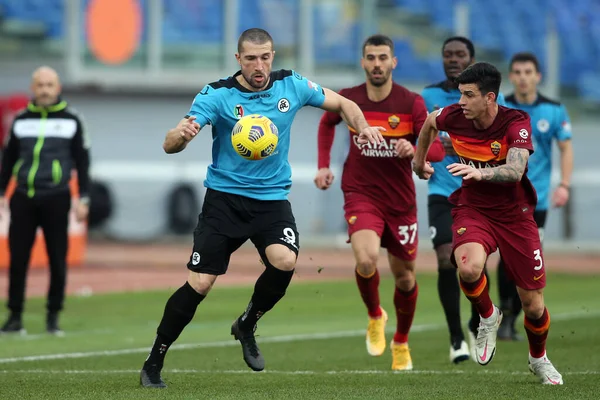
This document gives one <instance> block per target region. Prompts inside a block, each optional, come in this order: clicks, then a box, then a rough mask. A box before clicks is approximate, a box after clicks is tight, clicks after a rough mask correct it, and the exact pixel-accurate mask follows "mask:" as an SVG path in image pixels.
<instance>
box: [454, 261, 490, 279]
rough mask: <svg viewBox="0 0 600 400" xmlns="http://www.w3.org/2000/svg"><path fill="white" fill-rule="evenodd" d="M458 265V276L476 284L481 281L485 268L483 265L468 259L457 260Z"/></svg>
mask: <svg viewBox="0 0 600 400" xmlns="http://www.w3.org/2000/svg"><path fill="white" fill-rule="evenodd" d="M456 265H457V266H458V274H459V275H460V277H461V278H462V279H463V280H465V281H467V282H475V281H476V280H477V279H479V277H480V276H481V273H482V272H483V267H484V265H482V264H481V263H478V262H476V261H475V260H468V259H466V260H465V259H461V260H456Z"/></svg>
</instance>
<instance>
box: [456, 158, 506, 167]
mask: <svg viewBox="0 0 600 400" xmlns="http://www.w3.org/2000/svg"><path fill="white" fill-rule="evenodd" d="M458 160H459V161H460V163H461V164H465V165H468V166H471V167H473V168H494V167H496V166H497V165H495V164H494V163H492V164H490V163H489V162H483V161H473V160H467V159H466V158H464V157H461V156H458Z"/></svg>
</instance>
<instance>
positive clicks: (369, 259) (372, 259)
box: [356, 252, 378, 276]
mask: <svg viewBox="0 0 600 400" xmlns="http://www.w3.org/2000/svg"><path fill="white" fill-rule="evenodd" d="M377 258H378V257H377V254H376V253H370V252H364V253H359V254H358V255H357V257H356V270H357V271H358V273H359V274H360V275H362V276H371V275H373V274H374V273H375V270H376V269H377Z"/></svg>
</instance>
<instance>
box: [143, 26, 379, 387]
mask: <svg viewBox="0 0 600 400" xmlns="http://www.w3.org/2000/svg"><path fill="white" fill-rule="evenodd" d="M274 56H275V51H273V39H272V38H271V36H270V35H269V33H268V32H266V31H264V30H262V29H258V28H252V29H249V30H246V31H244V32H243V33H242V34H241V36H240V38H239V40H238V53H237V54H236V59H237V61H238V63H239V65H240V70H239V71H238V72H236V73H235V74H234V75H233V76H230V77H228V78H225V79H221V80H219V81H217V82H213V83H210V84H208V85H206V86H205V87H204V88H203V89H202V90H201V91H200V92H199V93H198V95H197V96H196V98H195V99H194V102H193V103H192V106H191V108H190V110H189V112H188V114H187V115H186V116H185V118H183V119H182V120H181V121H180V122H179V123H178V124H177V126H176V127H175V128H173V129H171V130H169V132H168V133H167V136H166V138H165V141H164V144H163V149H164V150H165V152H167V153H169V154H171V153H178V152H180V151H182V150H184V149H185V148H186V146H187V145H188V144H189V142H190V141H191V140H192V139H193V138H194V137H196V136H197V134H198V133H199V131H200V129H202V128H203V127H205V126H206V125H211V126H212V163H211V164H210V165H209V167H208V172H207V175H206V180H205V181H204V186H205V187H206V188H207V191H206V196H205V198H204V202H203V205H202V213H201V214H200V215H199V218H198V225H197V227H196V229H195V231H194V245H193V249H192V252H191V255H190V259H189V262H188V264H187V268H188V269H189V275H188V279H187V282H186V283H185V284H184V285H183V286H182V287H181V288H179V289H178V290H177V291H175V293H173V295H172V296H171V297H170V298H169V300H168V301H167V304H166V306H165V309H164V314H163V317H162V320H161V322H160V324H159V326H158V329H157V331H156V334H157V335H156V339H155V341H154V344H153V346H152V349H151V351H150V354H149V355H148V357H147V359H146V361H145V363H144V366H143V367H142V370H141V372H140V383H141V385H142V386H144V387H152V388H162V387H166V384H165V383H164V381H163V380H162V378H161V370H162V367H163V363H164V358H165V355H166V353H167V350H168V349H169V346H171V344H172V343H173V342H174V341H175V340H177V338H178V337H179V335H180V334H181V332H182V331H183V329H184V328H185V326H186V325H187V324H188V323H189V322H190V321H191V320H192V318H193V317H194V314H195V312H196V308H197V307H198V304H200V302H201V301H202V300H204V298H205V297H206V295H207V294H208V292H209V291H210V289H211V288H212V286H213V284H214V283H215V281H216V279H217V277H218V276H219V275H223V274H225V272H226V271H227V268H228V266H229V259H230V256H231V254H232V253H233V252H234V251H235V250H237V249H238V248H239V247H240V246H241V245H242V244H244V243H245V242H246V241H247V240H248V239H250V240H251V241H252V242H253V243H254V245H255V247H256V249H257V250H258V253H259V255H260V257H261V259H262V262H263V264H264V265H265V270H264V272H263V273H262V275H261V276H260V277H259V278H258V280H257V281H256V285H255V287H254V293H253V295H252V298H251V300H250V302H249V304H248V306H247V308H246V310H245V312H243V313H242V314H241V315H240V317H239V318H237V319H236V320H235V321H234V323H233V325H232V327H231V334H232V335H233V336H234V338H235V339H236V340H239V341H240V343H241V346H242V353H243V356H244V361H245V362H246V364H247V365H248V366H249V367H250V368H251V369H252V370H254V371H261V370H263V369H264V366H265V361H264V359H263V357H262V355H261V353H260V350H259V349H258V346H257V344H256V339H255V337H254V332H255V330H256V323H257V322H258V320H259V319H260V318H261V317H262V316H263V315H264V314H265V313H266V312H268V311H269V310H271V309H272V308H273V307H274V306H275V304H276V303H277V302H278V301H279V300H281V298H282V297H283V296H284V295H285V292H286V290H287V287H288V285H289V283H290V281H291V279H292V276H293V274H294V268H295V265H296V260H297V256H298V251H299V248H300V243H299V235H298V231H297V228H296V222H295V219H294V215H293V213H292V207H291V205H290V203H289V201H288V200H287V196H288V193H289V191H290V188H291V185H292V181H291V168H290V164H289V162H288V152H289V146H290V128H291V126H292V122H293V121H294V117H295V115H296V113H297V112H298V111H299V110H300V109H301V108H302V107H304V106H313V107H319V108H322V109H324V110H327V111H333V112H337V113H340V115H341V116H342V118H343V119H344V120H345V121H346V122H347V123H348V124H349V125H350V126H351V127H352V128H353V129H355V130H356V131H357V132H359V139H358V140H359V142H361V143H369V142H370V143H372V144H379V143H381V142H382V141H383V136H382V134H381V131H382V130H385V129H384V128H381V127H370V126H369V124H368V123H367V121H366V120H365V117H364V115H363V113H362V112H361V110H360V108H359V107H358V106H357V105H356V103H354V102H353V101H350V100H348V99H346V98H345V97H342V96H340V95H339V94H337V93H335V92H333V91H331V90H329V89H326V88H323V87H321V86H320V85H318V84H316V83H314V82H312V81H310V80H308V79H306V78H304V77H303V76H301V75H300V74H298V73H297V72H295V71H292V70H277V71H271V66H272V62H273V58H274ZM244 114H262V115H265V116H267V117H268V118H270V119H271V121H273V123H274V124H275V125H276V126H277V128H278V131H279V142H278V145H277V148H276V150H275V151H274V152H273V154H272V155H271V156H269V157H267V158H265V159H263V160H260V161H249V160H246V159H244V158H242V157H241V156H240V155H238V154H237V153H236V151H235V150H234V148H233V146H232V144H231V131H232V129H233V127H234V125H235V123H236V122H237V120H238V119H240V118H241V117H242V116H243V115H244Z"/></svg>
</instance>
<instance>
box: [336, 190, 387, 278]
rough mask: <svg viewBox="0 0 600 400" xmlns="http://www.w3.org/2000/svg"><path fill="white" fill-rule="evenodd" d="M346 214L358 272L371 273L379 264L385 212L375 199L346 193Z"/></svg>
mask: <svg viewBox="0 0 600 400" xmlns="http://www.w3.org/2000/svg"><path fill="white" fill-rule="evenodd" d="M344 215H345V218H346V223H347V224H348V225H347V229H348V237H349V240H348V241H349V242H350V244H351V245H352V251H353V252H354V258H355V260H356V264H357V267H358V272H359V273H360V274H363V275H370V274H372V273H373V272H374V268H375V267H376V265H377V259H378V257H379V248H380V247H381V236H382V234H383V231H384V229H385V220H384V217H383V213H382V211H381V210H380V209H379V207H378V206H377V204H375V201H374V200H373V199H371V198H369V197H367V196H364V195H361V194H359V193H353V194H352V196H349V195H346V201H345V203H344Z"/></svg>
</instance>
